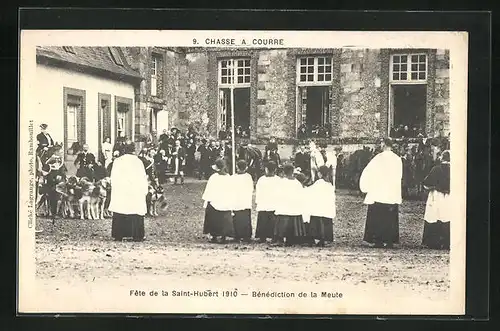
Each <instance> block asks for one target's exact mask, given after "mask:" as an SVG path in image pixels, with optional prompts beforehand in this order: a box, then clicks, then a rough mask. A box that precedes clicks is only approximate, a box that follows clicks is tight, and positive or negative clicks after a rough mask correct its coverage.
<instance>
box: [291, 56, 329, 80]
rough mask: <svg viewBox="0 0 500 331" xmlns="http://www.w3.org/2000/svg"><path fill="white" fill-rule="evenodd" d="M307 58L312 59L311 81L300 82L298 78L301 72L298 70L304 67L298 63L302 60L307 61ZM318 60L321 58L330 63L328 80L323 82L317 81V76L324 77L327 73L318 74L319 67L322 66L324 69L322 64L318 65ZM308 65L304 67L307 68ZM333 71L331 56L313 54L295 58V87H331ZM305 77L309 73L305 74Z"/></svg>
mask: <svg viewBox="0 0 500 331" xmlns="http://www.w3.org/2000/svg"><path fill="white" fill-rule="evenodd" d="M309 58H312V59H313V64H312V66H313V73H312V75H313V81H305V82H304V81H301V80H300V76H301V74H302V73H301V72H300V69H301V68H302V67H304V65H302V64H301V63H300V61H301V60H302V59H309ZM320 58H323V59H330V61H331V63H330V68H331V71H330V72H329V73H328V74H330V76H331V77H330V80H323V81H319V80H318V76H319V75H326V74H327V73H325V72H323V73H320V72H319V67H320V66H322V67H326V66H325V64H322V65H320V64H319V63H318V60H319V59H320ZM309 66H310V65H309V64H306V65H305V67H306V68H307V67H309ZM333 70H334V63H333V54H313V55H301V56H297V64H296V74H295V76H296V84H297V86H330V85H332V83H333V79H334V77H333V76H334V75H333ZM307 75H309V73H307Z"/></svg>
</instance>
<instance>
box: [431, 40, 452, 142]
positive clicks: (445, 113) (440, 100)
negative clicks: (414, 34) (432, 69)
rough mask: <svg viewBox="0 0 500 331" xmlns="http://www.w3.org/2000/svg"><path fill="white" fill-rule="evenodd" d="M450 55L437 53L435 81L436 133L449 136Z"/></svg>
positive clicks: (442, 50) (441, 52) (443, 51)
mask: <svg viewBox="0 0 500 331" xmlns="http://www.w3.org/2000/svg"><path fill="white" fill-rule="evenodd" d="M449 69H450V53H449V50H444V49H438V50H437V51H436V75H435V80H434V82H435V83H434V84H435V85H434V107H435V112H434V125H435V127H434V131H435V134H442V135H447V134H448V133H449V130H450V70H449Z"/></svg>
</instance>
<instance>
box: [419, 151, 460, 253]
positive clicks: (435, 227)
mask: <svg viewBox="0 0 500 331" xmlns="http://www.w3.org/2000/svg"><path fill="white" fill-rule="evenodd" d="M423 185H424V187H425V188H427V189H429V196H428V197H427V203H426V206H425V214H424V221H425V223H424V233H423V236H422V245H424V246H426V247H428V248H431V249H449V248H450V219H451V215H450V211H451V210H452V208H453V206H452V204H451V203H450V152H449V151H444V152H443V154H442V155H441V164H439V165H436V166H434V167H433V168H432V170H431V172H430V173H429V175H427V177H426V178H425V179H424V181H423Z"/></svg>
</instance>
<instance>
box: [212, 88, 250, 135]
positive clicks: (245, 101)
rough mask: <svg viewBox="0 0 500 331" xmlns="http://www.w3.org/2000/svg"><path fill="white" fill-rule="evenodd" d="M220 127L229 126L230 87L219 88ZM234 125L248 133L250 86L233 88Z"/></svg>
mask: <svg viewBox="0 0 500 331" xmlns="http://www.w3.org/2000/svg"><path fill="white" fill-rule="evenodd" d="M219 98H220V100H219V105H220V108H219V111H220V123H219V127H220V128H226V129H230V128H231V104H232V103H231V89H229V88H221V89H219ZM234 126H235V128H237V127H241V130H242V131H244V132H246V134H247V135H248V136H249V135H250V88H249V87H239V88H235V89H234Z"/></svg>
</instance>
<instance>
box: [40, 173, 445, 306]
mask: <svg viewBox="0 0 500 331" xmlns="http://www.w3.org/2000/svg"><path fill="white" fill-rule="evenodd" d="M204 187H205V182H200V181H195V180H187V182H186V183H185V184H184V186H180V185H179V186H174V185H171V184H168V185H166V193H165V194H167V196H168V197H169V198H168V201H169V204H168V206H167V208H166V209H165V210H164V211H161V215H160V216H159V217H156V218H146V220H145V228H146V240H145V241H144V242H140V243H136V242H127V241H124V242H115V241H113V240H112V238H111V236H110V234H111V220H104V221H90V220H84V221H81V220H69V219H68V220H56V223H55V225H52V222H51V221H50V220H46V219H38V220H37V221H38V226H37V227H38V228H42V229H43V232H41V233H37V234H36V252H35V255H36V276H37V279H38V281H39V282H40V284H42V285H43V286H44V287H45V288H46V290H47V291H49V290H58V289H59V288H63V287H64V286H69V284H73V285H74V284H83V283H87V282H96V284H97V283H99V284H111V283H119V282H121V281H122V282H126V281H127V280H132V279H135V280H139V281H144V282H146V281H147V279H151V278H155V279H163V280H165V281H166V282H167V281H168V280H174V279H186V280H189V281H190V282H196V281H198V282H207V283H209V282H210V281H211V280H220V279H228V280H231V281H232V280H239V281H241V280H244V281H245V282H246V283H248V284H252V283H256V284H257V283H266V284H271V283H276V284H279V283H280V282H283V281H293V282H307V283H310V284H319V285H321V284H322V283H323V282H332V281H333V282H339V283H341V284H344V285H345V286H357V287H358V288H362V287H363V286H365V287H367V286H369V287H370V288H374V286H375V287H377V288H380V289H392V290H397V291H398V294H399V295H402V296H404V295H418V296H419V297H425V298H428V299H432V300H434V299H436V300H441V299H443V300H444V299H445V298H446V297H447V295H448V292H449V286H450V285H449V251H436V250H429V249H424V248H421V247H420V241H421V236H422V230H423V220H422V216H423V213H424V202H422V201H405V202H403V204H402V206H401V207H400V242H401V245H399V246H397V247H396V248H394V249H374V248H370V247H367V246H366V245H365V244H363V243H362V236H363V229H364V221H365V217H366V206H365V205H363V203H362V198H361V197H358V196H355V195H350V194H348V193H347V192H338V194H337V214H338V217H337V219H336V220H335V221H334V229H335V230H334V237H335V243H334V244H333V245H332V246H331V247H326V248H308V247H290V248H289V247H286V248H285V247H271V246H269V245H267V244H259V243H251V244H233V243H230V244H209V243H208V242H207V239H206V238H205V236H203V235H202V227H203V215H204V210H203V207H202V204H203V202H202V200H201V194H202V190H203V188H204ZM255 222H256V214H255V212H253V223H254V226H255ZM103 286H104V285H103Z"/></svg>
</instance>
